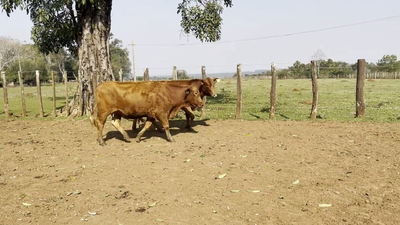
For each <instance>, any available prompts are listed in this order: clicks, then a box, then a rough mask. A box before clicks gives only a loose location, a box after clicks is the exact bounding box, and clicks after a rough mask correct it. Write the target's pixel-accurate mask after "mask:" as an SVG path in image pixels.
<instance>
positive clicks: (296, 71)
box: [289, 61, 311, 78]
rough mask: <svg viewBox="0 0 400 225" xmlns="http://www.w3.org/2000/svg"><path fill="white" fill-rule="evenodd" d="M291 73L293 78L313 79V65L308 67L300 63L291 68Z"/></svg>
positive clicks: (295, 63)
mask: <svg viewBox="0 0 400 225" xmlns="http://www.w3.org/2000/svg"><path fill="white" fill-rule="evenodd" d="M289 73H290V77H291V78H304V77H307V78H310V77H311V64H309V65H306V64H304V63H301V62H300V61H296V62H294V63H293V66H290V67H289Z"/></svg>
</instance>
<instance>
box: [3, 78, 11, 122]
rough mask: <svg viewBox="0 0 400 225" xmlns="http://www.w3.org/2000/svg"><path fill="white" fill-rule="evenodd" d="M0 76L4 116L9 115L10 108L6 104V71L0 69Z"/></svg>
mask: <svg viewBox="0 0 400 225" xmlns="http://www.w3.org/2000/svg"><path fill="white" fill-rule="evenodd" d="M1 78H2V79H3V93H4V113H5V114H6V118H8V117H10V109H9V105H8V92H7V80H6V73H5V72H3V71H1Z"/></svg>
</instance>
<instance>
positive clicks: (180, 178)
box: [0, 119, 400, 225]
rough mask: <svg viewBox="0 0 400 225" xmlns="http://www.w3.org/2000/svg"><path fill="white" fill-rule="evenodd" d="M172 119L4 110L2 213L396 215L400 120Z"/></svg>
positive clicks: (375, 219) (50, 220)
mask: <svg viewBox="0 0 400 225" xmlns="http://www.w3.org/2000/svg"><path fill="white" fill-rule="evenodd" d="M122 123H123V125H124V128H125V129H126V130H129V128H130V126H131V123H130V122H128V121H126V120H124V121H122ZM171 125H172V127H173V130H172V132H171V133H172V135H173V137H174V138H175V140H176V142H172V143H169V142H167V141H166V139H165V134H161V133H159V132H158V131H155V130H152V131H148V132H146V133H145V135H144V138H143V140H142V142H140V143H136V142H134V139H132V142H131V143H126V142H124V141H122V136H121V135H120V134H119V133H118V132H117V131H116V130H115V129H114V127H112V125H111V124H110V122H107V125H106V129H105V132H104V137H105V139H106V143H107V145H106V146H105V147H101V146H99V145H98V144H97V142H96V133H95V128H94V127H92V126H91V125H90V123H89V121H88V119H85V120H76V121H74V120H66V119H65V120H53V121H36V120H35V121H32V120H18V119H17V120H15V121H5V120H2V121H0V133H1V136H0V154H1V157H0V209H1V210H0V224H5V225H7V224H13V225H14V224H112V225H121V224H124V225H128V224H400V216H399V215H400V168H399V164H400V157H399V153H400V126H399V124H398V123H392V124H372V123H363V122H359V123H335V122H291V121H240V120H226V121H215V120H212V121H196V122H195V126H194V129H195V130H196V131H198V133H189V132H183V131H181V130H179V127H181V126H182V125H183V121H171ZM128 133H129V135H130V137H131V138H134V137H135V136H136V133H134V132H132V131H129V132H128Z"/></svg>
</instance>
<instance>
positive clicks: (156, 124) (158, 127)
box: [153, 121, 164, 133]
mask: <svg viewBox="0 0 400 225" xmlns="http://www.w3.org/2000/svg"><path fill="white" fill-rule="evenodd" d="M153 125H154V126H155V127H156V128H157V130H158V131H159V132H160V133H164V128H163V127H162V126H160V124H158V123H156V121H153Z"/></svg>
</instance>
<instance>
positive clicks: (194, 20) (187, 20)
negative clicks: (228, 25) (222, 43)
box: [177, 0, 232, 42]
mask: <svg viewBox="0 0 400 225" xmlns="http://www.w3.org/2000/svg"><path fill="white" fill-rule="evenodd" d="M223 6H225V7H232V0H183V1H182V3H180V4H178V12H177V13H178V14H180V15H181V17H182V19H181V27H182V31H183V32H184V33H185V34H186V35H189V34H193V35H194V36H195V37H196V38H198V39H199V40H200V41H201V42H204V41H206V42H214V41H218V40H220V39H221V25H222V17H221V14H222V11H223V9H224V8H223Z"/></svg>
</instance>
